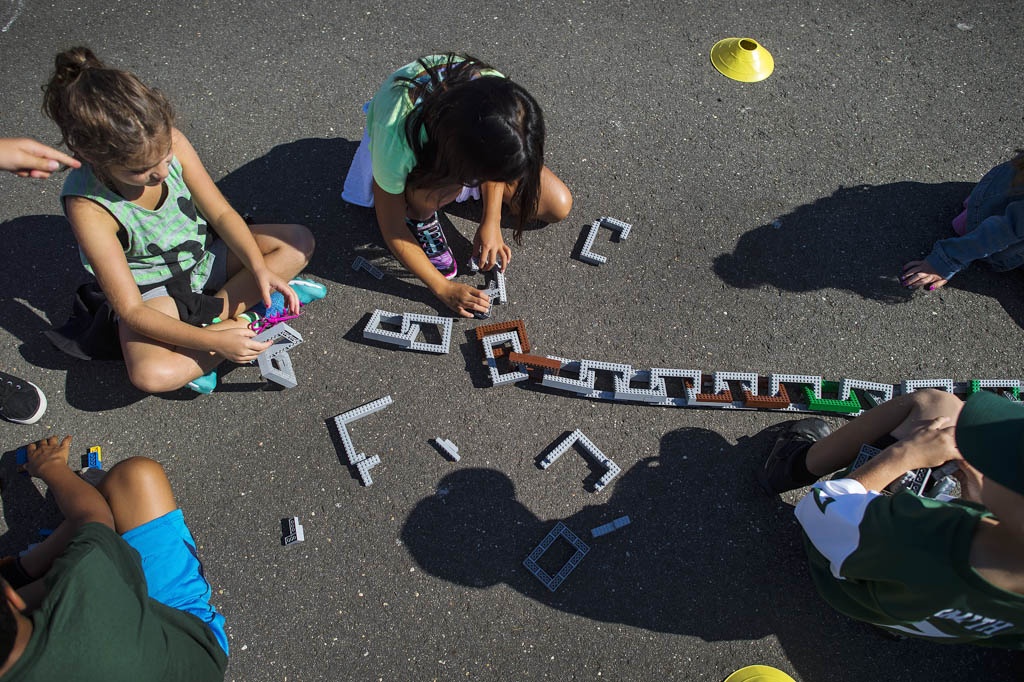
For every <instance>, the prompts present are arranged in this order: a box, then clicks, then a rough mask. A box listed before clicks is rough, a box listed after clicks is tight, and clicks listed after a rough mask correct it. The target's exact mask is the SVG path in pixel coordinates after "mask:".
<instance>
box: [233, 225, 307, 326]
mask: <svg viewBox="0 0 1024 682" xmlns="http://www.w3.org/2000/svg"><path fill="white" fill-rule="evenodd" d="M249 229H251V230H252V236H253V238H254V239H255V240H256V245H257V246H259V248H260V251H261V252H262V253H263V260H264V262H265V263H266V264H267V267H268V268H270V270H271V271H272V272H274V273H275V274H276V275H278V276H279V277H282V278H284V279H286V280H287V279H291V278H292V277H294V276H295V275H297V274H299V273H300V272H302V269H303V268H304V267H306V264H307V263H309V259H310V257H311V256H312V255H313V248H314V247H315V245H316V242H315V240H314V239H313V233H311V232H310V231H309V229H308V228H306V227H305V226H303V225H251V226H250V228H249ZM227 275H228V281H227V283H226V284H225V285H224V286H223V287H222V288H221V290H220V291H218V292H217V296H219V297H220V298H223V299H224V300H225V308H224V312H225V314H224V315H221V318H222V319H228V318H233V317H237V316H238V315H239V314H240V313H244V312H245V311H246V310H248V309H249V308H251V307H252V306H254V305H256V304H257V303H259V302H260V301H261V300H263V297H262V295H261V294H260V291H259V289H258V287H257V286H256V279H255V278H254V277H253V276H252V273H250V272H249V271H248V270H246V269H245V268H243V267H242V261H241V260H239V258H238V256H236V255H235V254H234V253H232V252H231V250H230V249H228V260H227Z"/></svg>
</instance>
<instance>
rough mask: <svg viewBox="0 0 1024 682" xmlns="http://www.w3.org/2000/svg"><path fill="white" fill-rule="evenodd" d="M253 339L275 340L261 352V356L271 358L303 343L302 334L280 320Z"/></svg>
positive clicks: (260, 340) (261, 340)
mask: <svg viewBox="0 0 1024 682" xmlns="http://www.w3.org/2000/svg"><path fill="white" fill-rule="evenodd" d="M252 340H253V341H259V342H261V343H262V342H264V341H273V342H274V345H272V346H271V347H270V348H268V349H266V350H265V351H263V352H262V353H260V355H259V357H261V358H263V357H266V358H267V359H271V358H274V357H277V356H278V355H279V354H280V353H287V352H288V351H290V350H291V349H292V348H295V346H297V345H299V344H300V343H302V334H300V333H298V332H297V331H295V330H294V329H292V328H291V327H289V326H288V325H287V324H285V323H284V322H278V323H277V324H275V325H274V326H273V327H268V328H266V329H264V330H263V331H261V332H260V333H259V334H257V335H256V336H254V337H252Z"/></svg>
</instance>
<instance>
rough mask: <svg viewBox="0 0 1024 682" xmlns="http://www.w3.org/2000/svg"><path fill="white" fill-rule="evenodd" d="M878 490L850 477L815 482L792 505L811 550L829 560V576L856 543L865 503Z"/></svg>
mask: <svg viewBox="0 0 1024 682" xmlns="http://www.w3.org/2000/svg"><path fill="white" fill-rule="evenodd" d="M878 496H879V493H877V492H874V491H869V490H867V489H866V488H865V487H864V486H862V485H861V484H860V482H859V481H855V480H853V479H852V478H842V479H838V480H835V481H822V482H820V483H815V484H814V487H813V488H812V489H811V492H809V493H807V495H805V496H804V498H803V499H802V500H800V502H799V504H797V506H796V512H795V513H796V518H797V521H799V522H800V525H801V526H803V529H804V532H805V533H807V537H808V539H810V541H811V544H813V545H814V547H815V549H817V550H818V551H819V552H821V554H822V556H824V557H825V558H826V559H827V560H828V562H829V568H830V569H831V571H832V575H833V576H835V577H836V578H839V579H843V577H842V576H841V575H840V572H841V571H842V567H843V562H844V561H846V559H847V557H849V556H850V555H851V554H853V552H854V551H855V550H856V549H857V547H858V546H859V545H860V522H861V521H862V520H863V518H864V512H865V511H866V510H867V506H868V504H869V503H870V502H871V501H872V500H874V499H875V498H876V497H878Z"/></svg>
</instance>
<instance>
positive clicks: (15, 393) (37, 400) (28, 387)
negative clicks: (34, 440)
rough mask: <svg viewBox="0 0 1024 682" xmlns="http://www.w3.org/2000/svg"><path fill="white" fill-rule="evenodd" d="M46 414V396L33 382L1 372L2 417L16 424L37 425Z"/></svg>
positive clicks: (0, 414) (0, 408)
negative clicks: (44, 413)
mask: <svg viewBox="0 0 1024 682" xmlns="http://www.w3.org/2000/svg"><path fill="white" fill-rule="evenodd" d="M43 412H46V396H45V395H43V392H42V391H40V390H39V387H38V386H36V385H35V384H33V383H32V382H31V381H25V380H24V379H19V378H18V377H16V376H13V375H10V374H5V373H4V372H0V417H3V418H4V419H6V420H7V421H9V422H14V423H16V424H35V423H36V422H37V421H39V418H40V417H42V416H43Z"/></svg>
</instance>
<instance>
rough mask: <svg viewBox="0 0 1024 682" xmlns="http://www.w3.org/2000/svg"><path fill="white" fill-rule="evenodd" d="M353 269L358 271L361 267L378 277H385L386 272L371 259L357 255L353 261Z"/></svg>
mask: <svg viewBox="0 0 1024 682" xmlns="http://www.w3.org/2000/svg"><path fill="white" fill-rule="evenodd" d="M352 269H353V270H355V271H356V272H358V271H359V270H360V269H363V270H366V271H367V272H368V273H370V274H371V275H373V276H374V277H376V278H377V279H383V277H384V273H383V272H381V271H380V270H378V269H377V266H375V265H374V264H373V263H371V262H370V261H368V260H366V259H365V258H363V257H362V256H356V259H355V260H354V261H352Z"/></svg>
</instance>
